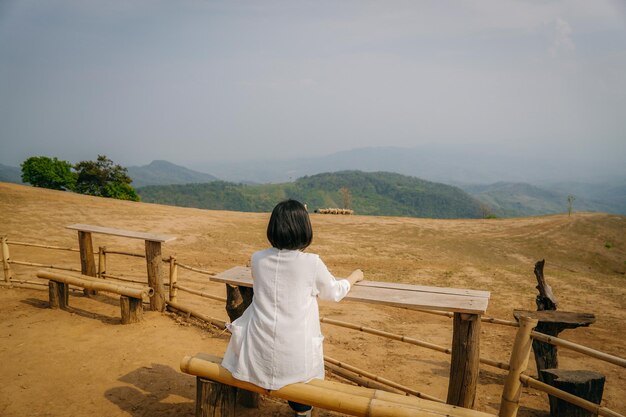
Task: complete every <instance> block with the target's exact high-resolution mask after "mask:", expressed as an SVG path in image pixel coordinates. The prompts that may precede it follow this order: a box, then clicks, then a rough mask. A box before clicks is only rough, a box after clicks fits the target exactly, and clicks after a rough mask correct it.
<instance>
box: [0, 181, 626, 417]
mask: <svg viewBox="0 0 626 417" xmlns="http://www.w3.org/2000/svg"><path fill="white" fill-rule="evenodd" d="M357 212H358V208H357ZM268 218H269V215H268V214H267V213H237V212H225V211H207V210H197V209H185V208H176V207H167V206H159V205H153V204H144V203H131V202H123V201H115V200H108V199H101V198H93V197H86V196H80V195H74V194H70V193H63V192H55V191H51V190H42V189H34V188H30V187H24V186H19V185H13V184H6V183H0V235H6V236H8V238H9V241H10V242H11V241H14V242H15V241H17V242H30V243H42V244H48V245H59V246H67V247H77V246H78V245H77V239H76V232H74V231H71V230H68V229H66V228H65V226H66V225H69V224H72V223H88V224H96V225H102V226H108V227H116V228H126V229H131V230H141V231H151V232H157V233H167V234H172V235H175V236H177V237H178V238H177V240H176V241H173V242H171V243H167V244H165V245H164V255H165V256H169V255H175V256H176V257H177V259H178V260H179V261H180V262H182V263H185V264H189V265H193V266H197V267H200V268H203V269H207V270H210V271H214V272H219V271H222V270H225V269H228V268H230V267H232V266H235V265H245V264H247V262H248V259H249V256H250V254H251V253H252V252H254V251H255V250H258V249H261V248H264V247H265V246H266V242H265V237H264V232H265V226H266V222H267V220H268ZM312 221H313V226H314V229H315V238H314V243H313V245H312V246H311V248H310V251H311V252H315V253H319V254H320V255H321V256H322V258H323V259H324V260H325V262H326V263H327V264H328V266H329V268H330V269H331V270H332V271H333V272H334V273H335V274H336V275H338V276H342V275H345V274H347V273H349V272H350V271H351V270H352V269H354V268H361V269H363V270H364V271H365V274H366V277H367V279H370V280H378V281H394V282H403V283H414V284H425V285H437V286H452V287H463V288H472V289H480V290H487V291H491V293H492V297H491V300H490V305H489V309H488V311H487V315H488V316H491V317H496V318H502V319H508V320H511V319H512V310H513V309H514V308H522V309H532V310H534V309H535V305H534V298H535V295H536V290H535V288H534V287H535V285H536V281H535V278H534V275H533V272H532V271H533V265H534V262H535V261H537V260H539V259H543V258H545V259H546V269H545V273H546V277H547V279H548V282H549V283H550V284H551V285H552V287H553V290H554V292H555V294H556V296H557V298H558V300H559V310H563V311H581V312H590V313H594V314H595V315H596V317H597V322H596V323H594V324H593V325H592V326H591V327H589V328H580V329H576V330H568V331H565V332H563V333H562V336H563V337H564V338H566V339H568V340H572V341H574V342H577V343H582V344H585V345H587V346H589V347H593V348H596V349H601V350H603V351H605V352H608V353H612V354H615V355H618V356H621V357H626V348H625V347H624V344H623V334H626V309H625V307H626V276H625V275H624V268H625V267H626V263H625V262H626V217H624V216H615V215H607V214H594V213H576V214H574V215H572V216H571V217H568V216H567V215H557V216H545V217H532V218H519V219H506V220H431V219H409V218H395V217H367V216H346V217H342V216H329V215H313V216H312ZM94 246H95V247H98V246H106V247H107V248H109V249H116V250H125V251H132V252H142V251H143V242H141V241H136V240H129V239H123V238H116V237H112V236H103V235H94ZM10 250H11V258H12V259H13V260H20V261H30V262H39V263H43V264H55V265H64V266H70V267H75V268H76V267H79V265H80V263H79V259H78V254H77V253H75V252H64V251H53V250H45V249H38V248H32V247H23V246H17V245H11V244H10ZM12 267H13V272H14V276H15V279H18V280H30V281H35V280H36V278H35V276H34V274H35V272H36V269H37V268H32V267H26V266H19V265H13V266H12ZM107 269H108V272H109V273H111V274H115V275H123V276H126V277H129V278H134V279H145V264H144V261H143V260H142V259H140V258H128V257H122V256H115V255H110V256H109V259H108V268H107ZM179 282H180V283H181V285H183V284H184V285H187V286H190V287H192V288H195V289H199V290H202V291H206V292H211V293H214V294H217V295H224V293H225V291H224V288H223V285H221V284H216V283H212V282H209V281H208V279H207V277H206V276H203V275H199V274H196V273H193V272H188V271H182V270H181V271H180V276H179ZM41 288H42V289H45V288H44V287H41ZM179 301H180V302H181V303H183V304H186V305H189V306H191V307H194V308H196V309H198V310H201V311H202V312H203V313H204V314H206V315H209V316H213V317H216V318H220V319H227V316H226V313H225V311H224V306H223V304H222V303H220V302H216V301H212V300H207V299H200V298H199V297H196V296H193V295H188V294H180V296H179ZM70 305H71V310H70V311H69V312H67V311H57V310H51V309H49V308H48V305H47V292H46V291H41V290H36V289H24V288H11V289H9V288H6V287H0V363H1V364H2V365H1V367H0V415H2V416H101V415H107V416H192V415H193V412H194V403H193V399H194V395H195V381H194V379H193V378H192V377H189V376H187V375H183V374H181V373H180V372H179V371H178V364H179V361H180V359H181V358H182V357H183V356H184V355H187V354H193V353H196V352H206V353H211V354H217V355H221V354H222V353H223V351H224V349H225V347H226V343H227V340H228V335H227V334H223V333H222V332H221V331H219V330H217V329H214V328H210V327H208V326H201V325H197V323H195V322H194V321H193V320H190V319H187V318H185V317H180V316H176V315H174V314H170V313H167V314H159V313H151V312H146V314H145V321H143V322H142V323H138V324H133V325H128V326H123V325H121V324H119V305H118V301H117V299H116V298H115V297H113V296H108V295H102V294H101V295H98V296H96V297H95V298H86V297H83V296H82V295H81V293H72V294H71V298H70ZM321 314H322V316H325V317H329V318H335V319H339V320H344V321H348V322H353V323H359V324H361V325H364V326H369V327H374V328H378V329H381V330H386V331H391V332H394V333H400V334H404V335H407V336H410V337H414V338H418V339H422V340H426V341H429V342H432V343H437V344H440V345H444V346H449V345H450V343H451V336H452V331H451V321H450V319H448V318H446V317H440V316H434V315H431V314H426V313H420V312H415V311H408V310H402V309H395V308H390V307H382V306H374V305H367V304H362V303H355V302H343V303H339V304H328V303H324V304H322V305H321ZM322 327H323V331H324V333H325V335H326V341H325V353H326V354H327V355H329V356H332V357H335V358H337V359H339V360H342V361H345V362H347V363H350V364H353V365H355V366H358V367H361V368H364V369H368V370H369V371H371V372H374V373H376V374H379V375H381V376H384V377H385V378H388V379H391V380H394V381H397V382H400V383H402V384H404V385H407V386H410V387H412V388H414V389H417V390H421V391H423V392H426V393H428V394H430V395H434V396H437V397H439V398H444V399H445V397H446V390H447V380H448V374H449V359H450V358H449V356H447V355H445V354H442V353H438V352H434V351H430V350H426V349H423V348H419V347H416V346H411V345H406V344H403V343H400V342H395V341H390V340H386V339H380V338H378V337H376V336H371V335H367V334H363V333H360V332H355V331H350V330H344V329H341V328H337V327H333V326H329V325H322ZM513 337H514V329H512V328H509V327H505V326H498V325H492V324H486V323H483V325H482V330H481V356H483V357H486V358H490V359H494V360H499V361H503V362H506V361H508V355H509V353H510V349H511V346H512V343H513ZM559 354H560V357H559V358H560V363H561V367H562V368H566V369H589V370H595V371H597V372H601V373H603V374H604V375H606V377H607V382H606V387H605V393H604V402H603V404H604V405H606V406H608V407H610V408H612V409H614V410H615V411H618V412H621V413H622V414H624V413H626V402H625V401H624V394H626V388H625V387H626V371H624V369H623V368H619V367H617V366H614V365H610V364H607V363H604V362H601V361H598V360H594V359H591V358H588V357H585V356H583V355H580V354H577V353H575V352H571V351H567V350H561V351H560V353H559ZM529 373H530V374H531V375H534V373H535V372H534V365H533V364H531V369H530V370H529ZM504 375H505V374H504V372H503V371H501V370H499V369H495V368H490V367H483V368H482V369H481V374H480V387H479V389H478V395H477V401H476V408H478V409H479V410H482V411H487V412H493V413H495V412H497V409H498V407H499V403H500V395H501V389H502V383H503V380H504ZM331 377H332V376H331ZM521 404H522V408H521V410H520V413H519V415H520V416H522V417H524V416H544V415H547V410H548V405H547V397H546V396H545V395H544V394H541V393H538V392H536V391H534V390H529V389H524V392H523V394H522V401H521ZM240 415H242V416H253V415H267V416H288V415H290V412H289V408H288V407H287V405H286V404H284V403H283V402H281V401H278V400H274V399H264V400H263V403H262V406H261V408H260V411H257V410H246V409H241V410H240ZM318 415H319V416H331V415H333V416H334V415H337V414H335V413H329V412H325V411H319V412H318Z"/></svg>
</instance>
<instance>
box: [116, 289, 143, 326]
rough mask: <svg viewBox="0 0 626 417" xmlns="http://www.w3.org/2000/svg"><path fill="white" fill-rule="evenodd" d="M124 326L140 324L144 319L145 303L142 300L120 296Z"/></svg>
mask: <svg viewBox="0 0 626 417" xmlns="http://www.w3.org/2000/svg"><path fill="white" fill-rule="evenodd" d="M120 308H121V310H122V324H130V323H139V322H140V321H141V319H142V318H143V302H142V300H141V298H133V297H127V296H125V295H121V296H120Z"/></svg>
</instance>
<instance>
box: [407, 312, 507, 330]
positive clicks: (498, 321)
mask: <svg viewBox="0 0 626 417" xmlns="http://www.w3.org/2000/svg"><path fill="white" fill-rule="evenodd" d="M410 310H413V311H419V312H421V313H428V314H433V315H435V316H444V317H448V318H453V317H454V313H452V312H449V311H440V310H425V309H420V308H415V309H414V308H412V309H410ZM480 321H481V322H483V323H491V324H502V325H504V326H511V327H519V325H518V324H517V322H516V321H512V320H502V319H496V318H494V317H482V316H481V317H480Z"/></svg>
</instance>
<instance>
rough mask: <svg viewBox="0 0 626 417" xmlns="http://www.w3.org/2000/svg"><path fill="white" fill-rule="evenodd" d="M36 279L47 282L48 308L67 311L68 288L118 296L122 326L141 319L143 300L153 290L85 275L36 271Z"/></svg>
mask: <svg viewBox="0 0 626 417" xmlns="http://www.w3.org/2000/svg"><path fill="white" fill-rule="evenodd" d="M37 277H39V278H43V279H47V280H48V294H49V300H50V308H60V309H62V310H65V309H67V307H68V306H69V286H70V285H74V286H77V287H80V288H84V289H89V290H97V291H103V292H109V293H113V294H119V296H120V309H121V316H122V324H129V323H136V322H139V321H141V319H142V317H143V298H146V297H150V296H152V295H153V294H154V290H153V289H152V288H150V287H143V288H138V287H129V286H125V285H119V284H114V283H110V282H103V281H102V280H100V279H97V278H93V277H90V276H86V275H80V276H73V275H67V274H59V273H55V272H48V271H37Z"/></svg>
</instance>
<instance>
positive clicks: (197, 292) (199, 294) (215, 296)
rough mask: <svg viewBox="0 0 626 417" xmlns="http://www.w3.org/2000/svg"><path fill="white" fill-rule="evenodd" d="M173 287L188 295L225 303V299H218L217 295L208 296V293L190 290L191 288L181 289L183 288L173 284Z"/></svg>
mask: <svg viewBox="0 0 626 417" xmlns="http://www.w3.org/2000/svg"><path fill="white" fill-rule="evenodd" d="M174 287H175V288H177V289H179V290H181V291H185V292H188V293H190V294H194V295H198V296H200V297H204V298H210V299H212V300H217V301H223V302H226V297H220V296H219V295H213V294H209V293H206V292H203V291H196V290H192V289H191V288H187V287H183V286H181V285H178V284H175V285H174Z"/></svg>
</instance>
